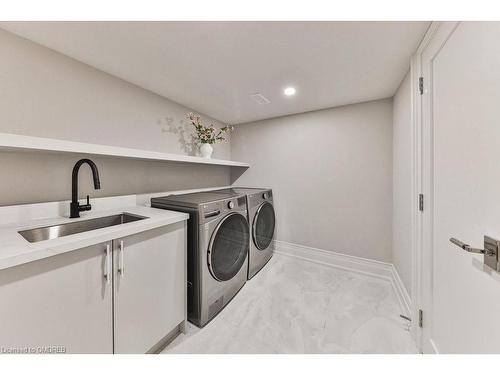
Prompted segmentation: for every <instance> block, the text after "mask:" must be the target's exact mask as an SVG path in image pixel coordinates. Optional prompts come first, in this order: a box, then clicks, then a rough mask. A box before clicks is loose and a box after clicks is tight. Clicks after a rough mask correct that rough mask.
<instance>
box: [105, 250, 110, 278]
mask: <svg viewBox="0 0 500 375" xmlns="http://www.w3.org/2000/svg"><path fill="white" fill-rule="evenodd" d="M110 256H111V247H110V246H109V244H107V245H106V258H105V260H104V278H105V279H106V284H109V283H110V281H111V270H110V268H111V262H110Z"/></svg>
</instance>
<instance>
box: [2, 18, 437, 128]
mask: <svg viewBox="0 0 500 375" xmlns="http://www.w3.org/2000/svg"><path fill="white" fill-rule="evenodd" d="M428 26H429V23H428V22H180V21H178V22H166V21H165V22H164V21H161V22H0V27H2V28H4V29H6V30H9V31H11V32H14V33H16V34H18V35H21V36H23V37H25V38H27V39H30V40H32V41H35V42H37V43H40V44H42V45H44V46H47V47H49V48H52V49H54V50H56V51H59V52H61V53H63V54H65V55H68V56H70V57H72V58H74V59H76V60H79V61H82V62H84V63H86V64H89V65H91V66H93V67H95V68H97V69H100V70H102V71H105V72H107V73H110V74H112V75H114V76H117V77H119V78H122V79H124V80H127V81H129V82H132V83H134V84H136V85H138V86H140V87H143V88H145V89H148V90H151V91H153V92H155V93H157V94H159V95H162V96H164V97H166V98H169V99H171V100H173V101H176V102H178V103H180V104H183V105H185V106H186V107H189V108H192V109H194V110H196V111H199V112H202V113H205V114H206V115H209V116H211V117H213V118H216V119H218V120H221V121H224V122H227V123H231V124H236V123H243V122H249V121H254V120H259V119H264V118H270V117H276V116H282V115H289V114H293V113H299V112H306V111H312V110H317V109H322V108H328V107H335V106H340V105H345V104H351V103H358V102H364V101H369V100H375V99H381V98H387V97H391V96H392V95H394V93H395V91H396V89H397V87H398V85H399V83H400V82H401V80H402V79H403V77H404V75H405V74H406V72H407V71H408V69H409V61H410V57H411V55H412V54H413V52H414V51H415V50H416V48H417V46H418V44H419V42H420V40H421V39H422V37H423V35H424V33H425V31H426V29H427V27H428ZM287 86H294V87H296V89H297V94H296V95H294V96H292V97H286V96H284V95H283V89H284V88H285V87H287ZM255 93H260V94H262V95H264V96H265V97H266V98H267V99H269V100H270V103H268V104H258V103H256V102H255V101H254V100H253V99H252V98H251V97H250V95H252V94H255Z"/></svg>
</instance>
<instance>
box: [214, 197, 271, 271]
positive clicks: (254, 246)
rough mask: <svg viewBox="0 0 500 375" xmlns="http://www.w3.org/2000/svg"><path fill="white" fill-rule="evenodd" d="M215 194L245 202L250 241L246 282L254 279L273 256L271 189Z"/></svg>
mask: <svg viewBox="0 0 500 375" xmlns="http://www.w3.org/2000/svg"><path fill="white" fill-rule="evenodd" d="M216 192H218V193H222V194H234V195H236V196H240V195H244V196H245V198H246V202H247V211H248V222H249V224H250V232H251V236H252V239H251V241H250V248H249V254H248V280H250V279H251V278H252V277H254V276H255V275H256V274H257V273H258V272H259V271H260V270H261V269H262V268H263V267H264V266H265V265H266V263H267V262H269V260H270V259H271V257H272V256H273V249H272V246H271V244H272V241H273V238H274V230H275V227H276V215H275V211H274V203H273V191H272V189H263V188H246V187H233V188H230V189H221V190H217V191H216Z"/></svg>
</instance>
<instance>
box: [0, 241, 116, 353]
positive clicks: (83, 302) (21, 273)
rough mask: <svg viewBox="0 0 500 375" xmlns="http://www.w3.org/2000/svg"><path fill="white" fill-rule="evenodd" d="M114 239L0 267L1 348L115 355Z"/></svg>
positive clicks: (40, 351)
mask: <svg viewBox="0 0 500 375" xmlns="http://www.w3.org/2000/svg"><path fill="white" fill-rule="evenodd" d="M107 245H109V246H111V242H109V243H104V244H99V245H94V246H90V247H87V248H83V249H79V250H75V251H72V252H69V253H66V254H61V255H56V256H53V257H50V258H45V259H42V260H38V261H34V262H31V263H27V264H23V265H20V266H16V267H12V268H8V269H5V270H0V346H1V349H2V351H3V352H6V351H7V352H8V351H16V350H21V352H34V353H46V352H51V351H56V352H66V353H112V352H113V322H112V286H111V285H112V283H111V277H112V272H111V271H112V269H111V263H109V266H110V267H109V271H110V272H109V278H110V279H109V281H108V280H107V279H106V277H105V272H106V263H107V262H111V261H112V259H111V257H112V254H111V248H110V254H109V258H108V259H107V258H106V247H107Z"/></svg>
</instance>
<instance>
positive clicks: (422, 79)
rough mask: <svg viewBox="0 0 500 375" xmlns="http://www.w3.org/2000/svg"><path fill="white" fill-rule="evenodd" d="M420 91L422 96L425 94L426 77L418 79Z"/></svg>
mask: <svg viewBox="0 0 500 375" xmlns="http://www.w3.org/2000/svg"><path fill="white" fill-rule="evenodd" d="M418 91H419V92H420V95H423V94H424V77H419V79H418Z"/></svg>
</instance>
